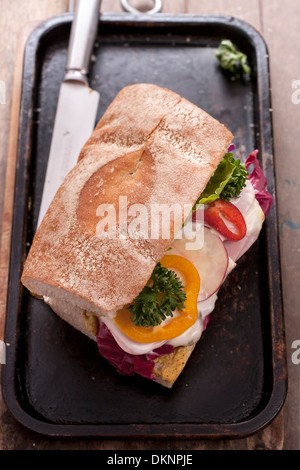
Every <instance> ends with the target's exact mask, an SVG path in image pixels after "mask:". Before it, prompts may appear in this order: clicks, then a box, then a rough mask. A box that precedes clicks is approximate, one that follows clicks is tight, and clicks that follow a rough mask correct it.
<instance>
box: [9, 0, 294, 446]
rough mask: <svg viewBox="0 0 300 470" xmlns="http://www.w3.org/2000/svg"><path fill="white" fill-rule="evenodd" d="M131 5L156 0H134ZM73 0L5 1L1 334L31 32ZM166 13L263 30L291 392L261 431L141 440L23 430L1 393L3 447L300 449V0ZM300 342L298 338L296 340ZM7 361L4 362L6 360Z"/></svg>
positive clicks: (172, 3)
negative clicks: (217, 17)
mask: <svg viewBox="0 0 300 470" xmlns="http://www.w3.org/2000/svg"><path fill="white" fill-rule="evenodd" d="M131 4H132V5H135V6H147V4H148V5H150V6H151V5H152V2H151V1H150V0H149V1H148V0H132V2H131ZM68 6H69V4H68V1H67V0H26V1H25V2H22V1H21V0H0V12H1V14H0V31H1V34H0V60H1V66H0V85H1V87H0V124H1V125H0V142H1V145H0V235H1V240H0V241H1V245H0V246H1V251H0V256H1V258H0V340H1V339H2V338H3V332H4V323H5V302H6V286H7V272H8V261H9V250H10V246H9V240H10V230H11V215H12V197H13V187H14V172H15V157H16V141H17V132H18V115H19V114H18V113H19V100H20V82H21V77H22V51H23V47H24V42H25V40H26V37H27V36H28V34H29V32H30V31H31V30H32V29H33V28H34V27H35V26H36V25H37V24H39V23H40V22H41V21H43V20H45V19H48V18H50V17H51V16H54V15H57V14H60V13H63V12H66V11H67V10H68ZM101 11H103V12H121V11H122V9H121V7H120V2H119V0H103V1H102V6H101ZM163 13H190V14H191V13H193V14H226V15H232V16H235V17H237V18H240V19H243V20H245V21H247V22H248V23H250V24H251V25H253V26H254V27H255V28H256V29H257V30H259V31H260V32H261V33H262V35H263V36H264V38H265V40H266V43H267V46H268V48H269V54H270V68H271V70H270V71H271V89H272V109H273V125H274V148H275V152H274V153H275V171H276V183H277V203H278V211H279V224H280V227H279V229H280V252H281V270H282V282H283V296H284V312H285V325H286V326H285V328H286V349H287V365H288V377H289V389H288V396H287V400H286V402H285V405H284V407H283V410H282V411H281V412H280V414H279V415H278V417H277V418H276V419H275V420H274V421H273V422H272V423H271V424H270V425H269V426H267V427H266V428H265V429H264V430H262V431H260V432H258V433H257V434H255V435H254V436H251V437H248V438H245V439H238V440H225V441H206V440H191V441H188V440H183V441H182V440H180V441H176V440H173V441H147V440H146V441H145V440H143V441H136V440H135V441H134V442H128V441H127V442H124V441H122V440H101V439H91V440H83V441H81V440H78V439H77V440H75V441H69V440H64V439H62V440H58V439H47V438H44V437H41V436H39V435H36V434H35V433H33V432H31V431H28V430H26V429H24V428H23V427H22V426H20V425H19V424H18V423H16V422H15V420H14V418H13V417H12V416H11V415H10V413H9V412H8V411H7V409H6V407H5V404H4V403H3V401H2V399H1V397H0V449H1V450H6V449H9V450H14V449H24V450H31V449H110V450H114V449H116V450H117V449H128V450H130V449H131V450H133V449H147V448H148V449H152V450H153V449H162V450H168V449H169V450H176V449H178V450H184V449H186V450H190V449H210V450H217V449H235V450H237V449H251V450H252V449H272V450H283V449H288V450H295V449H297V450H298V449H300V364H299V365H298V364H297V363H294V362H295V361H293V360H292V353H293V352H294V349H293V343H294V342H295V341H300V315H299V307H298V305H299V303H300V302H299V301H300V296H299V293H300V289H299V287H300V286H299V278H298V275H299V272H300V270H299V268H300V239H299V232H300V204H298V200H299V195H298V192H297V191H298V188H299V183H300V181H299V174H300V171H299V170H300V158H299V157H298V142H299V130H298V129H299V122H300V103H298V101H300V100H299V98H300V93H298V94H297V88H293V85H294V86H298V87H299V85H300V81H299V83H297V80H300V67H299V65H300V27H299V26H300V2H297V1H295V0H286V1H285V2H282V1H281V0H243V1H241V0H209V1H204V0H163ZM294 344H295V343H294ZM2 367H5V365H3V366H2Z"/></svg>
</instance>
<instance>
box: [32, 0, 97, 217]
mask: <svg viewBox="0 0 300 470" xmlns="http://www.w3.org/2000/svg"><path fill="white" fill-rule="evenodd" d="M100 3H101V0H77V2H76V10H75V14H74V19H73V21H72V26H71V34H70V40H69V45H68V55H67V64H66V73H65V76H64V79H63V82H62V84H61V86H60V90H59V96H58V102H57V108H56V114H55V121H54V127H53V134H52V140H51V146H50V152H49V157H48V163H47V169H46V176H45V182H44V187H43V193H42V200H41V205H40V210H39V217H38V223H37V226H39V225H40V223H41V221H42V219H43V217H44V215H45V213H46V211H47V209H48V207H49V205H50V203H51V201H52V199H53V198H54V196H55V193H56V192H57V190H58V188H59V186H60V185H61V183H62V182H63V180H64V179H65V177H66V175H67V174H68V173H69V171H70V170H71V169H72V168H73V167H74V166H75V165H76V163H77V159H78V156H79V153H80V150H81V149H82V147H83V145H84V144H85V142H86V141H87V139H88V138H89V137H90V135H91V134H92V132H93V130H94V127H95V121H96V115H97V110H98V105H99V100H100V93H99V92H98V91H96V90H92V89H91V88H90V87H89V84H88V79H87V74H88V70H89V64H90V59H91V54H92V49H93V45H94V41H95V38H96V33H97V28H98V21H99V13H100V11H99V10H100Z"/></svg>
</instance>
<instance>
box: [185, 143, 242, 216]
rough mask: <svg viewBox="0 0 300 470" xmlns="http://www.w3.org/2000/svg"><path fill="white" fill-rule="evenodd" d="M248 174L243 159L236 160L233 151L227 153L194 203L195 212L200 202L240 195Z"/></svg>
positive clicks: (204, 202)
mask: <svg viewBox="0 0 300 470" xmlns="http://www.w3.org/2000/svg"><path fill="white" fill-rule="evenodd" d="M247 175H248V172H247V170H246V167H245V165H244V164H242V163H241V160H240V159H237V160H235V158H234V154H233V153H231V152H228V153H226V154H225V155H224V157H223V159H222V160H221V161H220V163H219V165H218V166H217V168H216V170H215V172H214V174H213V175H212V177H211V178H210V180H209V182H208V183H207V185H206V187H205V189H204V191H203V192H202V194H201V195H200V197H199V199H198V201H197V202H196V204H195V205H194V207H193V212H194V211H196V210H197V208H198V206H199V204H208V203H210V202H213V201H215V200H216V199H219V198H222V199H224V200H225V201H228V200H229V199H231V198H232V197H238V196H239V195H240V193H241V191H242V189H243V188H244V187H245V185H246V180H247Z"/></svg>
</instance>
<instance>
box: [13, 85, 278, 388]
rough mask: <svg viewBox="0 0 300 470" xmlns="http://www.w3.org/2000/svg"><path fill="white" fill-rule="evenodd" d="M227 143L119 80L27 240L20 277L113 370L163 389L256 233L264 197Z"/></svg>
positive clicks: (218, 130)
mask: <svg viewBox="0 0 300 470" xmlns="http://www.w3.org/2000/svg"><path fill="white" fill-rule="evenodd" d="M232 140H233V135H232V134H231V132H230V131H229V130H228V129H227V128H226V127H225V125H224V124H222V123H220V122H218V121H217V120H216V119H215V118H213V117H212V116H210V115H209V114H208V113H206V112H205V111H204V110H202V109H200V108H199V107H197V106H196V105H194V104H192V103H191V102H189V101H188V100H186V99H185V98H183V97H181V96H179V95H178V94H176V93H174V92H173V91H170V90H167V89H165V88H161V87H158V86H156V85H152V84H144V83H141V84H135V85H130V86H127V87H125V88H124V89H122V90H121V91H120V92H119V93H118V95H117V96H116V97H115V99H114V100H113V101H112V103H111V104H110V106H109V107H108V108H107V110H106V112H105V113H104V115H103V117H102V118H101V119H100V121H99V123H98V124H97V125H96V127H95V130H94V132H93V134H92V135H91V136H90V138H89V139H88V141H87V142H86V144H85V145H84V147H83V148H82V150H81V152H80V155H79V157H78V162H77V164H76V166H75V167H74V168H73V169H72V170H71V171H70V173H69V174H68V175H67V177H66V178H65V180H64V182H63V183H62V185H61V187H60V188H59V190H58V191H57V193H56V195H55V197H54V199H53V201H52V203H51V204H50V207H49V209H48V211H47V212H46V214H45V216H44V219H43V220H42V222H41V224H40V226H39V228H38V230H37V232H36V234H35V236H34V239H33V241H32V244H31V247H30V250H29V253H28V256H27V259H26V262H25V265H24V269H23V273H22V277H21V282H22V284H23V285H24V286H25V287H26V288H27V289H28V290H29V291H30V292H31V294H32V295H33V296H35V297H37V298H39V299H41V301H43V302H46V303H47V304H48V305H49V306H50V307H51V310H53V312H55V313H56V314H57V315H59V316H60V317H61V318H62V320H64V321H66V322H67V323H69V324H70V325H71V326H72V327H74V328H76V329H77V330H79V331H80V332H82V333H83V334H84V335H86V336H88V337H89V338H91V340H94V341H95V342H96V343H97V346H98V351H99V354H100V356H102V357H103V358H104V359H105V360H107V361H109V362H110V364H111V365H112V366H113V367H114V368H115V369H116V371H117V372H118V373H120V374H122V375H135V374H138V375H141V376H143V377H144V378H145V379H150V380H153V381H155V382H157V383H159V384H161V385H163V386H165V387H168V388H171V387H172V386H173V384H174V383H175V381H176V380H177V378H178V377H179V375H180V374H181V373H182V371H183V369H184V368H185V366H186V364H187V362H188V359H189V357H190V355H191V354H192V352H193V350H194V348H195V346H196V344H197V343H198V341H199V340H200V338H201V336H202V333H203V331H204V330H205V328H206V326H207V323H208V321H209V319H210V314H211V313H212V311H213V310H214V306H215V302H216V300H217V297H218V291H219V289H220V287H221V285H222V283H223V282H224V281H225V279H226V277H227V276H228V275H229V274H230V271H231V270H232V269H233V268H234V267H235V266H236V263H237V261H238V259H239V258H240V257H241V256H242V255H243V254H244V253H245V252H246V251H247V250H248V249H249V247H250V246H251V245H252V244H253V243H254V242H255V240H256V239H257V237H258V236H259V233H260V230H261V228H262V224H263V222H264V220H265V217H266V214H267V212H268V210H269V208H270V205H271V203H272V196H271V195H270V194H269V193H268V191H267V189H266V185H267V182H266V179H265V177H264V175H263V172H262V170H261V168H260V166H259V163H258V158H257V153H258V151H257V150H255V151H253V152H252V153H251V154H250V155H249V157H248V158H247V160H246V161H245V163H244V164H242V163H241V161H240V159H236V158H235V156H234V146H233V145H232ZM250 170H251V172H250Z"/></svg>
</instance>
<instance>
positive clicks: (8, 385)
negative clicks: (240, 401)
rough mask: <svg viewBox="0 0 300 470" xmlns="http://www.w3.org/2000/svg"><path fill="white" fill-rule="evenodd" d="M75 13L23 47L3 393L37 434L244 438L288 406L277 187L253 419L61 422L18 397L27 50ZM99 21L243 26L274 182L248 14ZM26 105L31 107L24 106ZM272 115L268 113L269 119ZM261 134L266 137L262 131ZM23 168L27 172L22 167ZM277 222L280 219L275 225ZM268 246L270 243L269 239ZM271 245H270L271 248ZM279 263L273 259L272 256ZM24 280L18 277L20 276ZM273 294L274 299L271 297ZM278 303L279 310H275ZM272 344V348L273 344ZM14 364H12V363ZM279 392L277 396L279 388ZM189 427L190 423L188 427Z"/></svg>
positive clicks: (265, 84)
mask: <svg viewBox="0 0 300 470" xmlns="http://www.w3.org/2000/svg"><path fill="white" fill-rule="evenodd" d="M72 18H73V13H63V14H61V15H58V16H55V17H52V18H50V19H48V20H46V21H44V22H43V23H41V24H40V25H38V26H37V27H36V28H35V29H34V31H33V32H32V33H31V34H30V36H29V38H28V40H27V43H26V46H25V52H24V69H23V80H22V101H21V110H20V121H19V136H18V154H17V156H18V163H17V168H16V182H15V194H14V207H13V223H12V235H11V247H17V250H12V249H11V253H10V264H9V277H8V289H7V304H6V318H5V333H4V340H5V343H8V344H9V348H8V351H7V359H8V360H9V363H8V362H7V363H6V364H5V365H4V366H2V373H1V388H2V396H3V399H4V402H5V404H6V406H7V408H8V410H9V411H10V412H11V413H12V415H13V416H14V418H15V419H16V420H17V421H18V422H19V423H20V424H22V425H23V426H24V427H25V428H28V429H29V430H31V431H34V432H37V433H38V434H42V435H46V436H49V437H50V436H56V437H101V438H106V437H107V438H114V437H118V438H141V439H143V438H147V439H149V438H159V439H165V438H173V439H174V438H179V439H180V438H201V439H203V438H213V439H220V438H222V439H227V438H231V439H233V438H242V437H248V436H250V435H252V434H254V433H256V432H258V431H259V430H262V429H263V428H264V427H266V426H267V425H268V424H270V423H271V422H272V421H273V419H274V418H275V417H276V416H277V415H278V413H279V412H280V410H281V409H282V407H283V404H284V402H285V398H286V394H287V366H286V357H285V353H286V351H285V332H284V315H283V302H282V291H281V270H280V251H279V240H278V222H277V211H276V190H275V188H273V196H274V203H273V205H272V208H271V211H270V213H269V215H268V218H270V219H271V220H272V222H273V224H271V223H269V226H271V225H272V227H273V229H272V231H271V228H269V229H268V228H267V230H266V237H267V238H269V239H271V242H272V250H273V251H274V252H275V253H276V254H277V257H276V258H275V266H274V265H273V264H272V266H271V265H270V260H269V266H268V268H269V269H268V272H269V273H270V271H271V272H272V271H273V272H274V268H276V269H277V271H276V272H277V273H278V275H277V276H275V278H274V277H273V278H272V279H270V280H269V282H270V283H271V284H272V286H274V287H276V289H277V291H276V292H275V295H274V291H272V293H271V297H272V298H271V299H270V305H271V310H272V312H271V313H272V315H271V321H270V323H271V332H270V334H271V343H272V345H274V344H276V347H277V349H276V351H277V354H276V356H274V355H272V365H273V368H272V379H273V388H272V393H271V394H270V397H269V400H268V402H267V404H266V405H265V407H264V408H263V409H262V410H261V411H260V412H258V413H257V414H256V415H254V416H252V417H251V418H249V419H244V420H243V421H241V422H237V423H230V424H228V423H227V424H215V423H194V424H191V423H178V424H170V423H164V424H154V423H151V424H124V425H121V424H117V425H116V424H113V425H111V424H99V423H97V424H58V423H49V422H47V421H44V420H39V419H36V418H34V417H33V416H32V415H30V414H29V413H28V412H26V411H25V410H24V409H23V408H22V406H21V405H20V403H19V400H18V396H17V392H16V384H15V375H16V370H15V358H16V347H17V332H18V329H17V322H18V315H19V310H18V309H16V307H17V306H18V305H19V302H20V297H21V294H20V292H19V291H20V287H19V291H18V292H17V293H16V292H12V290H13V287H14V286H16V280H17V279H20V273H21V269H22V265H23V262H24V246H23V243H22V239H21V237H20V228H22V230H23V231H24V228H23V227H25V224H26V222H25V207H26V201H27V199H26V200H25V202H23V206H21V209H22V211H23V212H22V217H20V215H19V214H18V217H17V215H16V214H17V210H16V209H17V208H18V200H19V199H20V196H22V195H23V196H24V195H26V186H27V184H28V181H27V177H26V173H25V171H24V166H25V161H26V159H27V158H29V155H30V148H31V147H30V139H31V131H32V123H31V117H32V116H26V115H24V102H23V94H24V89H25V86H26V89H27V90H28V91H29V96H30V98H31V102H32V99H33V95H34V92H33V88H34V81H35V73H32V71H34V72H35V63H32V62H34V61H33V60H32V59H31V66H32V68H31V70H30V71H31V74H29V73H28V63H27V68H26V60H28V59H27V56H28V55H30V52H32V51H34V56H35V55H36V52H37V49H38V45H39V41H40V40H41V39H42V37H43V36H44V35H45V34H47V33H49V32H50V31H51V30H52V29H55V28H56V27H59V26H62V25H63V24H65V23H70V22H71V21H72ZM99 19H100V23H101V22H104V23H107V24H114V25H116V24H120V25H122V24H131V23H132V24H134V25H139V26H145V27H149V26H150V27H151V26H161V27H165V26H166V25H167V24H170V25H187V24H190V25H191V24H192V25H198V26H199V25H201V24H208V25H210V24H211V25H212V24H220V25H223V26H224V25H226V26H228V27H231V28H234V29H236V30H238V31H239V32H242V33H243V34H244V35H245V36H247V38H248V39H249V40H250V41H252V44H253V45H254V47H255V50H256V51H257V50H258V49H259V50H260V51H261V52H260V54H257V88H258V93H259V95H260V98H261V100H262V105H261V106H260V107H259V122H268V126H267V128H266V129H264V137H265V138H264V139H263V142H261V154H262V157H264V156H265V155H266V158H264V159H263V164H264V167H263V168H264V170H265V172H266V175H267V178H268V174H269V176H270V177H271V179H270V178H268V179H270V180H271V181H272V182H274V183H275V172H274V167H273V165H272V164H271V163H272V160H273V156H274V149H273V135H272V116H271V93H270V76H269V61H268V48H267V45H266V43H265V41H264V39H263V37H262V36H261V34H260V33H259V32H258V31H257V30H256V29H255V28H254V27H253V26H251V25H249V24H248V23H246V22H245V21H243V20H240V19H237V18H234V17H232V16H226V15H194V14H193V15H190V14H164V13H160V14H157V15H147V14H140V15H131V14H119V13H116V14H115V13H101V14H100V15H99ZM26 73H27V79H28V82H26V83H25V80H24V78H25V77H26ZM25 108H26V107H25ZM266 118H267V119H266ZM22 121H26V123H27V126H26V130H27V133H26V135H25V136H24V137H23V140H24V139H25V141H24V142H23V147H24V145H25V146H26V144H27V146H26V148H27V153H26V154H25V155H24V156H23V158H20V151H21V142H20V140H21V133H20V128H21V124H22ZM260 138H261V137H260ZM22 171H23V173H22ZM274 224H275V225H274ZM274 227H275V231H274ZM267 246H268V247H269V245H268V244H267ZM269 251H270V250H269ZM16 262H17V265H18V268H19V270H18V272H16V271H15V270H13V269H12V266H13V265H14V263H16ZM273 263H274V260H273ZM18 284H19V282H18ZM272 300H273V302H272ZM274 305H276V311H275V310H274V308H273V307H274ZM272 349H273V348H272ZM9 364H10V365H9ZM274 387H276V392H277V395H276V396H275V388H274ZM187 428H188V429H187Z"/></svg>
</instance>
